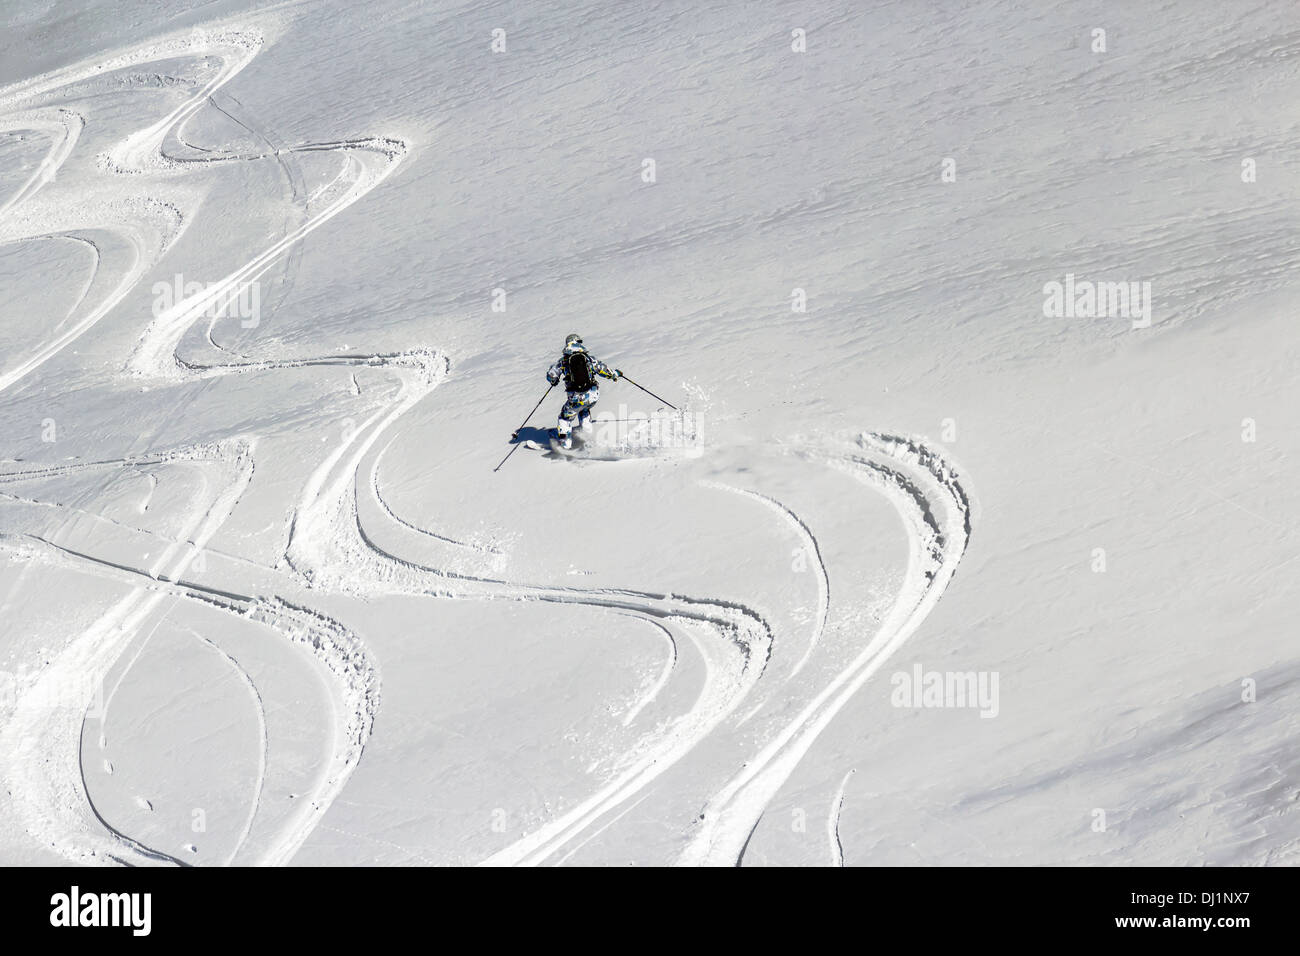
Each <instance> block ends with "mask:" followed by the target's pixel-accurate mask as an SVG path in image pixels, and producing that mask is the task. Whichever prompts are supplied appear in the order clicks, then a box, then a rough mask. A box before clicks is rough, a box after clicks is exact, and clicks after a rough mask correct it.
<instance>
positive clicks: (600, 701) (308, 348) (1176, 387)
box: [0, 0, 1300, 865]
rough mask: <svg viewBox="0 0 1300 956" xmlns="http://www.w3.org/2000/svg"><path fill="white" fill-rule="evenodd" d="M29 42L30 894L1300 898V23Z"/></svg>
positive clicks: (19, 378) (0, 532) (1095, 9)
mask: <svg viewBox="0 0 1300 956" xmlns="http://www.w3.org/2000/svg"><path fill="white" fill-rule="evenodd" d="M11 6H12V7H14V9H13V10H9V9H6V10H5V11H4V13H3V14H0V17H2V18H3V26H4V29H3V31H0V50H3V56H0V290H2V291H3V301H4V302H5V304H6V306H7V308H6V314H5V320H4V322H3V323H0V425H2V426H3V428H2V430H0V435H3V445H2V446H0V614H2V615H3V620H4V628H3V631H0V780H2V781H3V786H0V863H5V864H34V863H56V862H77V863H82V864H114V863H129V864H162V865H229V864H272V865H274V864H290V863H293V864H300V865H324V864H397V865H403V864H418V865H438V864H456V865H473V864H489V865H501V864H506V865H518V864H525V865H531V864H545V865H555V864H570V865H593V864H598V865H617V864H627V863H635V864H721V865H735V864H737V863H743V864H744V865H763V864H784V865H855V864H884V865H894V864H918V863H919V864H979V863H997V864H1145V865H1156V864H1201V863H1210V864H1242V863H1246V864H1272V863H1295V862H1297V859H1298V853H1300V816H1297V811H1296V807H1297V805H1298V802H1297V801H1298V798H1300V771H1298V770H1297V768H1296V764H1295V761H1294V760H1293V759H1292V756H1291V749H1292V748H1291V746H1290V742H1291V740H1292V739H1293V737H1294V734H1295V733H1296V731H1297V722H1298V721H1300V716H1297V714H1300V707H1298V705H1300V663H1298V662H1297V658H1296V652H1295V641H1294V638H1293V637H1292V635H1293V632H1294V629H1295V625H1294V619H1295V611H1296V609H1297V591H1298V588H1297V585H1296V583H1295V581H1296V575H1295V574H1294V571H1295V567H1296V565H1295V558H1296V554H1297V543H1298V540H1297V527H1296V517H1295V516H1296V512H1297V507H1296V506H1297V502H1298V500H1300V496H1297V493H1296V491H1295V487H1294V480H1293V476H1292V474H1291V473H1290V471H1291V469H1289V467H1288V465H1289V462H1290V459H1291V457H1292V456H1293V455H1294V454H1296V453H1297V452H1298V451H1300V423H1298V422H1297V420H1296V418H1295V416H1294V414H1292V413H1288V412H1286V409H1287V408H1292V407H1294V405H1295V401H1294V398H1293V396H1292V394H1291V393H1292V391H1293V388H1292V381H1293V378H1294V374H1295V368H1296V363H1297V360H1300V348H1298V347H1297V341H1298V339H1297V336H1296V334H1295V332H1294V318H1293V308H1294V306H1293V303H1294V301H1295V296H1296V292H1297V287H1298V286H1300V278H1297V277H1298V276H1300V271H1298V269H1297V266H1300V189H1298V188H1297V187H1298V186H1300V179H1298V177H1300V172H1298V171H1297V169H1296V166H1295V163H1294V160H1293V156H1292V151H1291V147H1292V144H1293V143H1294V142H1295V141H1296V140H1297V137H1298V135H1300V118H1297V116H1296V113H1295V110H1294V104H1295V103H1296V102H1297V101H1300V56H1297V54H1300V21H1297V20H1296V14H1295V10H1294V9H1293V8H1292V6H1291V5H1289V4H1285V3H1281V2H1278V0H1268V2H1263V0H1260V2H1251V3H1243V4H1237V5H1229V6H1226V7H1225V5H1223V4H1211V3H1208V2H1204V3H1201V2H1192V3H1184V4H1177V5H1169V4H1159V3H1154V2H1150V0H1139V2H1134V3H1125V4H1103V5H1084V6H1081V5H1078V4H1069V3H1064V2H1048V3H1019V2H1008V0H986V2H981V3H972V4H963V5H948V6H945V7H944V10H943V12H942V13H940V12H939V11H938V10H937V9H927V8H925V6H924V5H917V4H907V3H889V2H878V3H876V2H873V3H859V2H850V0H825V2H821V3H818V4H814V5H811V6H791V5H788V4H777V3H771V4H753V3H740V2H725V3H720V4H685V3H680V4H679V3H675V2H672V3H664V4H656V5H646V4H619V3H613V2H609V0H603V2H598V0H584V2H580V3H572V2H564V3H561V2H538V3H531V4H527V5H519V4H508V3H486V4H463V3H454V2H448V3H442V2H429V3H420V4H403V3H397V2H389V0H381V2H378V3H370V4H359V5H358V4H352V5H349V4H342V3H335V2H328V3H318V4H285V5H279V6H275V7H272V8H270V9H259V8H256V7H253V6H251V5H248V4H241V3H237V2H227V0H220V2H217V3H208V4H199V3H196V2H190V0H164V2H161V3H148V4H144V3H141V4H138V5H134V7H133V9H135V10H136V11H137V13H136V15H131V16H125V15H123V14H122V12H121V10H120V9H119V7H120V5H110V4H105V3H103V2H100V0H75V2H73V3H68V4H58V5H52V4H48V3H38V2H23V3H18V4H12V5H11ZM1099 29H1101V30H1104V31H1105V49H1104V50H1103V49H1100V47H1099V46H1098V38H1097V34H1096V33H1095V31H1096V30H1099ZM494 31H504V38H505V49H504V51H496V50H494V49H493V44H494ZM792 31H805V32H804V34H803V36H804V37H805V38H806V49H805V50H802V51H801V50H798V49H795V47H797V46H799V42H798V40H797V38H796V37H795V36H794V35H793V34H792ZM497 36H498V38H499V37H500V36H501V34H498V35H497ZM498 43H499V40H498ZM649 160H652V161H653V164H652V167H653V181H647V178H646V177H647V175H648V174H647V172H646V171H647V169H649V168H651V164H649V163H648V162H647V161H649ZM1051 283H1062V285H1063V286H1064V285H1066V284H1067V283H1068V284H1070V285H1071V287H1074V284H1075V283H1079V284H1082V283H1124V284H1125V289H1126V290H1127V289H1128V284H1130V283H1132V284H1136V285H1135V286H1134V288H1135V289H1136V290H1138V291H1142V290H1145V289H1148V288H1149V289H1150V299H1149V300H1144V301H1145V302H1146V303H1147V304H1149V305H1150V308H1151V311H1150V316H1149V319H1150V321H1149V323H1148V322H1147V321H1146V316H1145V314H1144V313H1142V312H1138V313H1136V314H1133V315H1125V314H1120V313H1118V312H1116V311H1114V310H1111V311H1107V310H1106V309H1102V310H1101V311H1099V312H1091V313H1087V314H1080V311H1079V310H1075V309H1070V310H1069V311H1068V312H1065V313H1063V314H1060V315H1055V314H1049V312H1050V310H1046V311H1045V308H1044V305H1045V302H1046V301H1047V299H1048V295H1047V293H1046V291H1045V290H1046V289H1047V288H1049V284H1051ZM1146 283H1149V286H1148V285H1144V284H1146ZM1080 287H1082V286H1081V285H1080ZM1116 288H1118V287H1116ZM804 300H806V311H799V310H797V308H796V307H797V306H798V305H799V303H800V302H802V301H804ZM503 304H504V307H502V306H503ZM1084 304H1085V305H1086V303H1084ZM571 331H579V332H580V333H581V334H582V335H583V337H584V339H585V340H586V342H587V344H588V346H589V347H590V348H591V349H592V351H593V352H594V353H595V354H596V355H597V356H598V357H600V358H601V359H603V360H604V361H606V362H607V363H608V364H609V365H611V366H612V367H619V368H621V369H623V370H624V371H626V372H628V374H629V375H630V376H631V377H632V378H633V379H634V380H635V381H636V382H638V383H640V384H642V385H644V386H645V387H646V388H649V389H651V390H652V391H654V392H655V393H657V394H658V395H660V396H663V397H664V398H665V399H667V401H668V402H671V403H672V404H674V405H677V406H679V410H678V411H676V412H674V411H673V410H671V409H668V408H665V406H664V405H663V403H662V402H660V401H658V400H655V399H653V398H651V396H650V395H648V394H647V393H645V392H642V391H640V390H638V389H637V388H636V387H634V386H633V385H632V384H630V383H628V382H614V383H606V384H605V385H604V386H603V387H602V400H601V402H600V404H599V406H598V407H597V413H596V418H597V423H596V425H597V427H596V434H595V438H594V444H595V445H596V450H595V453H594V454H592V455H591V456H590V458H589V459H586V460H583V459H578V460H564V459H559V458H556V457H555V456H551V455H548V454H547V453H545V452H544V451H541V450H525V449H521V450H519V451H518V452H517V453H516V454H513V455H512V456H511V457H510V458H509V460H508V461H507V462H506V463H505V465H504V466H502V467H501V468H500V470H498V471H494V470H493V469H494V468H495V466H496V465H497V463H498V462H499V461H500V460H501V459H502V457H503V456H504V455H505V454H506V453H507V452H508V451H510V449H511V447H512V446H511V444H510V440H511V434H512V432H513V430H514V429H515V428H516V426H518V425H519V421H520V419H521V418H522V416H523V415H524V414H525V413H526V412H527V410H528V409H529V408H531V407H532V406H533V404H534V403H535V402H536V401H537V399H538V397H539V396H541V394H542V392H543V390H544V389H545V387H546V383H545V380H544V378H543V373H544V372H545V370H546V368H547V367H548V366H549V365H550V364H551V362H552V361H554V359H555V356H556V354H557V353H558V350H559V346H560V344H561V343H562V341H563V338H564V336H565V334H566V333H568V332H571ZM559 405H560V398H559V397H558V396H557V394H556V393H554V392H552V393H551V394H550V395H549V396H548V397H547V400H546V402H545V403H544V404H543V406H542V408H541V410H539V412H538V413H537V414H536V415H535V416H534V417H533V418H532V419H531V420H530V421H529V423H528V427H526V428H525V429H523V430H522V431H521V434H520V437H521V438H532V439H538V438H541V437H542V436H541V431H540V430H541V429H543V428H546V427H548V426H550V425H552V424H553V422H554V415H555V414H556V412H557V411H558V408H559ZM914 673H923V674H934V675H937V678H938V680H939V682H940V683H939V685H938V688H937V690H936V692H935V695H934V696H927V695H926V694H924V693H922V694H921V697H920V699H919V700H913V699H910V698H906V699H905V698H902V697H900V695H899V694H898V693H897V690H898V686H899V683H900V681H906V680H910V678H911V675H913V674H914ZM990 676H992V677H996V682H991V681H990V682H986V683H985V684H984V685H981V686H994V687H996V688H997V691H998V699H997V701H996V707H993V708H986V709H985V710H984V712H983V713H981V709H980V708H978V707H976V706H973V703H974V702H973V701H972V700H969V699H964V698H962V699H957V698H954V697H953V693H952V687H954V686H961V684H962V681H963V680H964V679H965V678H966V677H970V678H971V679H972V681H975V680H977V679H978V678H980V677H990ZM945 679H946V680H947V681H948V693H947V694H946V695H945V694H944V693H943V692H942V691H943V686H942V684H943V681H944V680H945ZM970 686H972V687H973V686H975V683H972V684H970Z"/></svg>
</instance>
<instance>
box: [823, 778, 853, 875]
mask: <svg viewBox="0 0 1300 956" xmlns="http://www.w3.org/2000/svg"><path fill="white" fill-rule="evenodd" d="M854 773H855V771H853V770H850V771H849V772H848V773H846V774H845V775H844V779H843V780H841V781H840V788H839V790H837V791H836V792H835V799H834V800H832V801H831V812H830V816H829V817H827V819H826V839H827V842H828V843H830V847H831V866H839V867H842V866H844V844H843V843H841V842H840V813H842V812H843V810H844V791H845V790H846V789H847V788H848V786H849V778H850V777H852V776H853V774H854Z"/></svg>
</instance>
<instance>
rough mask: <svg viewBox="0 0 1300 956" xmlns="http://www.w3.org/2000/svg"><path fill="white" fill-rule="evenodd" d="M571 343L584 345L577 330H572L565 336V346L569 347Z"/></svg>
mask: <svg viewBox="0 0 1300 956" xmlns="http://www.w3.org/2000/svg"><path fill="white" fill-rule="evenodd" d="M571 345H578V346H581V345H582V336H581V335H579V334H578V333H577V332H570V333H569V334H568V335H566V336H565V337H564V347H565V348H566V349H567V348H568V347H569V346H571Z"/></svg>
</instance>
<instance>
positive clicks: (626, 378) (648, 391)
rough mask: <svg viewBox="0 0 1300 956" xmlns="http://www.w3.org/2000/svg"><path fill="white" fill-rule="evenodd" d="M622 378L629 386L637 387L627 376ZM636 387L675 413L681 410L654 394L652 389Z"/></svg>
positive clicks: (641, 386)
mask: <svg viewBox="0 0 1300 956" xmlns="http://www.w3.org/2000/svg"><path fill="white" fill-rule="evenodd" d="M622 378H623V381H625V382H627V383H628V384H629V385H636V382H634V381H632V380H631V379H630V378H628V377H627V376H626V375H624V376H622ZM636 387H637V388H639V389H641V391H643V392H645V393H646V394H647V395H649V396H650V397H651V398H653V399H655V400H656V401H660V402H663V403H664V404H665V405H667V406H668V407H669V408H671V409H672V410H673V411H678V410H679V409H678V408H677V406H676V405H674V404H673V403H672V402H669V401H666V400H664V399H662V398H660V397H659V396H658V395H656V394H655V393H654V392H652V391H650V389H648V388H646V387H645V386H643V385H636Z"/></svg>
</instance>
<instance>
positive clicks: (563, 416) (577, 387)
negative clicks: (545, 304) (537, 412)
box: [546, 332, 623, 448]
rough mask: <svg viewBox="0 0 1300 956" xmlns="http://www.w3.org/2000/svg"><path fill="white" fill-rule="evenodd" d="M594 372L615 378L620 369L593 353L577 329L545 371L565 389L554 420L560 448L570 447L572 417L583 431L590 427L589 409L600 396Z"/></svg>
mask: <svg viewBox="0 0 1300 956" xmlns="http://www.w3.org/2000/svg"><path fill="white" fill-rule="evenodd" d="M596 376H600V377H601V378H607V379H609V380H610V381H613V382H617V381H618V380H619V379H620V378H622V377H623V373H622V372H620V371H619V370H618V369H611V368H610V367H609V366H608V365H606V364H605V363H604V362H602V361H600V360H599V359H597V358H595V357H593V356H592V355H591V354H590V353H589V352H588V351H587V349H586V347H585V346H584V345H583V344H582V336H581V335H579V334H578V333H577V332H572V333H570V334H569V335H567V336H565V339H564V352H563V353H562V354H561V355H560V357H559V359H557V360H556V362H555V364H554V365H552V366H551V367H550V368H549V369H547V371H546V380H547V381H548V382H550V383H551V384H552V385H558V384H559V382H560V379H561V378H563V379H564V390H565V392H567V393H568V399H567V401H565V403H564V407H563V408H562V409H560V418H559V420H558V421H557V422H556V423H555V432H556V434H557V435H558V436H559V440H560V446H561V447H562V448H572V447H573V423H574V421H575V420H576V421H577V423H578V427H579V428H581V429H582V430H583V431H584V432H586V431H589V430H590V429H591V409H592V408H593V407H594V406H595V404H596V402H597V400H598V399H599V398H600V386H599V385H598V384H597V382H596Z"/></svg>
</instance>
